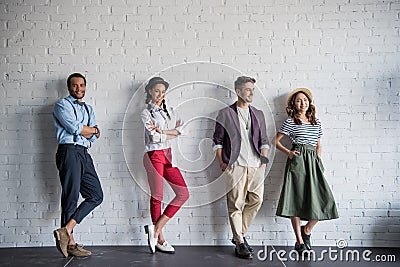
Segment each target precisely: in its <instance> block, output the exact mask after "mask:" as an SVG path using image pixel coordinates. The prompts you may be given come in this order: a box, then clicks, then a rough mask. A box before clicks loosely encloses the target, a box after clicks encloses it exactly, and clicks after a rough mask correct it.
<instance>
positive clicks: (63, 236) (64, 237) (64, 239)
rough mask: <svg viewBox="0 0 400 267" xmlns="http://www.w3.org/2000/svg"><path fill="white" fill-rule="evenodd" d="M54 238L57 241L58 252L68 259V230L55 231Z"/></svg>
mask: <svg viewBox="0 0 400 267" xmlns="http://www.w3.org/2000/svg"><path fill="white" fill-rule="evenodd" d="M53 234H54V238H55V239H56V246H57V249H58V251H60V252H61V254H63V256H64V257H65V258H66V257H68V251H67V246H68V243H69V235H68V231H67V228H65V227H63V228H59V229H57V230H54V232H53Z"/></svg>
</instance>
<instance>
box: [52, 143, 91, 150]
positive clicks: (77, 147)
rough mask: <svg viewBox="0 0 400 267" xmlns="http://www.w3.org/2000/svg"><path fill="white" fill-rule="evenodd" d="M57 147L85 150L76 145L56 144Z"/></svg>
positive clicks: (83, 147)
mask: <svg viewBox="0 0 400 267" xmlns="http://www.w3.org/2000/svg"><path fill="white" fill-rule="evenodd" d="M58 147H74V148H76V149H87V147H85V146H81V145H76V144H58Z"/></svg>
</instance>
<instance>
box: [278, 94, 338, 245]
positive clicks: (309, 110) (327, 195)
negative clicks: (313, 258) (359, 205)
mask: <svg viewBox="0 0 400 267" xmlns="http://www.w3.org/2000/svg"><path fill="white" fill-rule="evenodd" d="M286 112H287V114H288V116H289V118H288V119H286V121H285V122H284V123H283V125H282V127H281V128H280V130H279V131H278V133H277V135H276V139H275V145H276V147H277V148H278V149H279V150H280V151H282V152H283V153H285V154H287V155H288V159H287V161H286V166H285V175H284V182H283V186H282V191H281V195H280V198H279V203H278V208H277V211H276V215H278V216H282V217H286V218H290V220H291V222H292V226H293V230H294V233H295V235H296V244H295V250H297V251H298V252H303V251H304V250H311V240H310V237H311V231H312V229H313V227H314V226H315V225H316V224H317V222H318V221H321V220H330V219H336V218H338V212H337V209H336V204H335V200H334V198H333V195H332V192H331V190H330V189H329V185H328V183H327V182H326V180H325V177H324V167H323V165H322V161H321V158H320V157H321V143H320V137H321V136H322V129H321V123H320V121H319V120H318V119H317V118H316V116H315V106H314V105H313V104H312V94H311V92H310V90H308V89H307V88H297V89H295V90H293V91H292V92H291V93H290V94H289V96H288V100H287V107H286ZM285 135H287V136H288V137H289V138H290V140H291V142H292V147H291V149H287V148H286V147H285V146H283V145H282V143H281V139H282V138H283V137H284V136H285ZM300 220H305V221H307V223H306V224H305V225H304V226H300Z"/></svg>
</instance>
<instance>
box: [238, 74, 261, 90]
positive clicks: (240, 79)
mask: <svg viewBox="0 0 400 267" xmlns="http://www.w3.org/2000/svg"><path fill="white" fill-rule="evenodd" d="M255 82H256V79H254V78H251V77H248V76H240V77H238V78H237V79H236V81H235V90H236V89H242V88H243V86H244V85H245V84H246V83H252V84H255Z"/></svg>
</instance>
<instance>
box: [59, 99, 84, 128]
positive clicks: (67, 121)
mask: <svg viewBox="0 0 400 267" xmlns="http://www.w3.org/2000/svg"><path fill="white" fill-rule="evenodd" d="M66 101H68V100H65V99H61V100H59V101H58V102H57V103H56V105H55V107H54V113H53V114H54V117H55V118H56V119H57V120H58V122H59V123H60V124H61V126H62V127H63V128H64V129H65V130H66V131H67V132H68V133H69V134H72V135H79V134H80V133H81V132H82V129H83V123H82V122H79V121H78V120H76V117H75V112H74V110H73V107H72V105H70V104H68V103H66Z"/></svg>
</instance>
